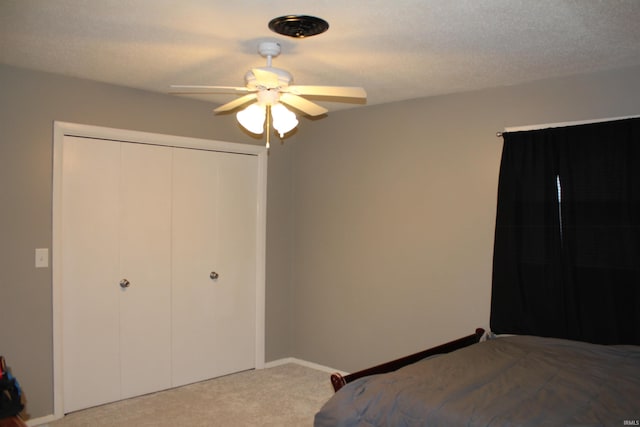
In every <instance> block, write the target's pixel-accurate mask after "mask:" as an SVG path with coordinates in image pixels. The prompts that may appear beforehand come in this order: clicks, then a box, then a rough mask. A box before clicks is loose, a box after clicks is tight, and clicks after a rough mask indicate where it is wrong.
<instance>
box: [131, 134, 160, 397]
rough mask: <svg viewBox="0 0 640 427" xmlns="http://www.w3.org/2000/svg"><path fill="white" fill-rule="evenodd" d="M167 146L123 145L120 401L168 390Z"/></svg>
mask: <svg viewBox="0 0 640 427" xmlns="http://www.w3.org/2000/svg"><path fill="white" fill-rule="evenodd" d="M171 158H172V150H171V148H170V147H160V146H154V145H144V144H130V143H127V144H122V161H121V181H120V182H121V184H120V194H121V202H120V280H125V279H126V280H127V281H128V282H129V283H130V284H129V286H128V287H127V288H120V342H121V346H120V349H121V351H120V358H121V372H120V376H121V383H122V395H121V397H122V398H126V397H131V396H137V395H140V394H145V393H149V392H153V391H158V390H162V389H165V388H169V387H171V376H170V375H169V374H168V373H169V372H170V371H171V162H172V160H171Z"/></svg>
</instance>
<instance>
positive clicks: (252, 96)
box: [213, 93, 258, 113]
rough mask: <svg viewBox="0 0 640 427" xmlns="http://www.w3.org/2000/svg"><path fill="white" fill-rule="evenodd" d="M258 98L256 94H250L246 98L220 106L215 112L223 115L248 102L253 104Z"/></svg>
mask: <svg viewBox="0 0 640 427" xmlns="http://www.w3.org/2000/svg"><path fill="white" fill-rule="evenodd" d="M257 98H258V95H257V94H255V93H250V94H248V95H245V96H241V97H240V98H238V99H234V100H233V101H231V102H227V103H226V104H223V105H221V106H219V107H218V108H216V109H215V110H213V112H214V113H222V112H225V111H230V110H233V109H234V108H238V107H240V106H241V105H244V104H246V103H247V102H251V101H253V100H255V99H257Z"/></svg>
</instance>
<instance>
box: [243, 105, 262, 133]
mask: <svg viewBox="0 0 640 427" xmlns="http://www.w3.org/2000/svg"><path fill="white" fill-rule="evenodd" d="M266 117H267V109H266V108H265V107H264V106H260V105H258V104H251V105H249V106H248V107H247V108H245V109H244V110H242V111H238V113H236V119H238V122H240V124H241V125H242V126H243V127H244V128H245V129H246V130H248V131H249V132H251V133H255V134H257V135H260V134H261V133H263V132H264V121H265V118H266Z"/></svg>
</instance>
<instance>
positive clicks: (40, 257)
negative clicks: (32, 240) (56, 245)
mask: <svg viewBox="0 0 640 427" xmlns="http://www.w3.org/2000/svg"><path fill="white" fill-rule="evenodd" d="M44 267H49V249H47V248H37V249H36V268H44Z"/></svg>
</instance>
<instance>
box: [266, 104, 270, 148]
mask: <svg viewBox="0 0 640 427" xmlns="http://www.w3.org/2000/svg"><path fill="white" fill-rule="evenodd" d="M270 125H271V105H267V144H266V147H267V150H268V149H269V135H270V134H271V128H270Z"/></svg>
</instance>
